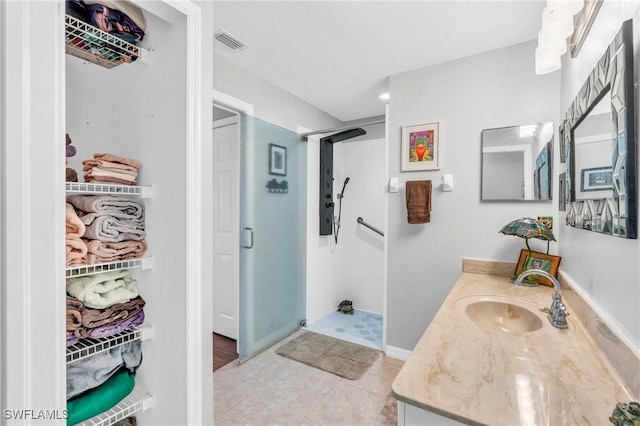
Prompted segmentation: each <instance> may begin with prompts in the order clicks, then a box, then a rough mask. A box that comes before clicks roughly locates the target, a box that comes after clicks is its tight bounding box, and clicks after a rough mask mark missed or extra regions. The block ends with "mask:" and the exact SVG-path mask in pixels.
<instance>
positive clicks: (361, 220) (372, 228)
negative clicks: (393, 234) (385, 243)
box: [357, 217, 384, 237]
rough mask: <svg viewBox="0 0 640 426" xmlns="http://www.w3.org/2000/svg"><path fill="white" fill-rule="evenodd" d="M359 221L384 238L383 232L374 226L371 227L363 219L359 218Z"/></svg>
mask: <svg viewBox="0 0 640 426" xmlns="http://www.w3.org/2000/svg"><path fill="white" fill-rule="evenodd" d="M357 221H358V223H359V224H361V225H364V226H366V227H367V228H369V229H371V230H372V231H373V232H375V233H377V234H380V235H382V236H383V237H384V232H382V231H381V230H379V229H378V228H376V227H374V226H371V225H369V224H368V223H367V222H365V221H364V219H363V218H361V217H359V218H358V219H357Z"/></svg>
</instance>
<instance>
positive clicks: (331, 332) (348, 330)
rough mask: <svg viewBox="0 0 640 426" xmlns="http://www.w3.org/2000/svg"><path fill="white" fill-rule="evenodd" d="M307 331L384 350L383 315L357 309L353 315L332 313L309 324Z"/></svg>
mask: <svg viewBox="0 0 640 426" xmlns="http://www.w3.org/2000/svg"><path fill="white" fill-rule="evenodd" d="M306 328H307V330H309V331H314V332H316V333H320V334H324V335H326V336H331V337H335V338H337V339H342V340H346V341H348V342H351V343H357V344H359V345H363V346H367V347H370V348H373V349H378V350H382V314H377V313H375V312H368V311H362V310H360V309H355V310H354V312H353V315H350V314H343V313H342V312H338V311H335V312H332V313H330V314H328V315H325V316H324V317H322V318H320V319H318V320H316V321H314V322H312V323H311V324H308V325H307V326H306Z"/></svg>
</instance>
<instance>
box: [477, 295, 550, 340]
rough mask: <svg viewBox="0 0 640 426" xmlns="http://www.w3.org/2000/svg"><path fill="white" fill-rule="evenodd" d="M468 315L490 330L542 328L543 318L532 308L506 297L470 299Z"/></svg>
mask: <svg viewBox="0 0 640 426" xmlns="http://www.w3.org/2000/svg"><path fill="white" fill-rule="evenodd" d="M469 302H470V303H468V304H467V305H466V308H465V313H466V314H467V316H468V317H469V318H470V319H471V320H473V321H474V322H475V323H476V324H478V325H479V326H480V327H482V328H484V329H485V330H488V331H502V332H505V333H513V334H522V333H528V332H532V331H536V330H539V329H540V328H542V324H543V322H542V320H541V319H540V317H539V316H538V315H536V314H535V313H534V312H532V311H531V310H530V309H528V308H525V307H523V306H521V305H520V304H515V303H509V301H506V300H504V299H502V298H501V299H496V300H492V299H489V298H483V299H479V300H473V301H469Z"/></svg>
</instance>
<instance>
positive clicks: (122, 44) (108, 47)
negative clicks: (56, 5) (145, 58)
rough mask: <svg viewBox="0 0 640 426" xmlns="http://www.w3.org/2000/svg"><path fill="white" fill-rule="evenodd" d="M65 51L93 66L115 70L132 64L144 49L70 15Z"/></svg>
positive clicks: (66, 19)
mask: <svg viewBox="0 0 640 426" xmlns="http://www.w3.org/2000/svg"><path fill="white" fill-rule="evenodd" d="M64 23H65V50H66V52H67V53H68V54H70V55H73V56H76V57H78V58H80V59H83V60H85V61H87V62H91V63H92V64H96V65H100V66H102V67H104V68H113V67H115V66H118V65H120V64H126V63H131V62H133V61H135V60H137V59H138V58H139V57H140V54H141V51H142V49H141V48H140V47H138V46H136V45H135V44H131V43H128V42H126V41H124V40H122V39H120V38H118V37H115V36H113V35H111V34H109V33H107V32H104V31H102V30H100V29H99V28H96V27H94V26H92V25H89V24H87V23H86V22H83V21H81V20H79V19H76V18H74V17H73V16H70V15H65V17H64Z"/></svg>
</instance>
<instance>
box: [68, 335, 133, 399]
mask: <svg viewBox="0 0 640 426" xmlns="http://www.w3.org/2000/svg"><path fill="white" fill-rule="evenodd" d="M141 363H142V345H141V342H140V341H139V340H135V341H133V342H128V343H125V344H124V345H121V346H116V347H115V348H111V349H109V350H107V351H105V352H101V353H99V354H96V355H93V356H91V357H89V358H84V359H81V360H79V361H76V362H74V363H72V364H69V365H68V366H67V399H71V398H73V397H76V396H78V395H80V394H82V393H83V392H86V391H88V390H90V389H94V388H97V387H98V386H100V385H102V384H103V383H104V382H106V381H107V380H109V378H110V377H112V376H113V375H114V374H115V373H117V372H118V371H119V370H122V369H126V370H128V371H129V372H130V373H135V372H136V369H137V368H138V367H139V366H140V364H141Z"/></svg>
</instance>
